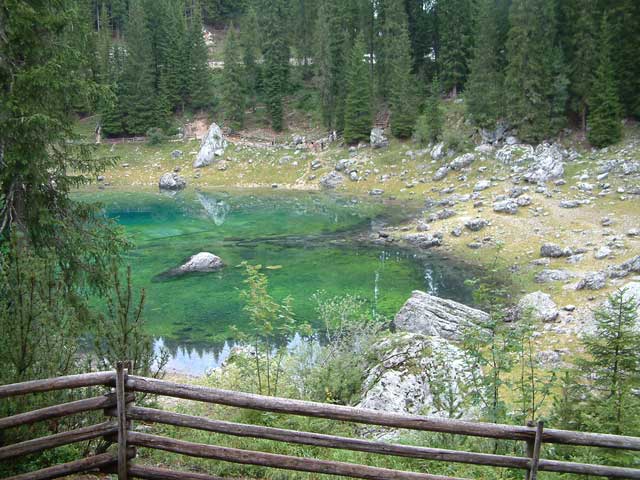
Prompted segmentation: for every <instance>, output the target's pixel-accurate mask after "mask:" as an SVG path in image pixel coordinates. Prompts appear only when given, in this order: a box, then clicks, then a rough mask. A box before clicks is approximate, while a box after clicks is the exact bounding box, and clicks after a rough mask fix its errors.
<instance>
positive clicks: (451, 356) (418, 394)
mask: <svg viewBox="0 0 640 480" xmlns="http://www.w3.org/2000/svg"><path fill="white" fill-rule="evenodd" d="M425 352H429V355H425ZM371 353H373V355H374V356H375V358H376V360H375V365H374V366H373V367H372V368H371V369H370V370H369V371H368V372H367V374H366V378H365V381H364V382H363V388H362V391H363V394H362V397H361V399H360V402H359V403H358V404H357V406H358V407H359V408H369V409H373V410H381V411H387V412H394V413H405V414H406V413H409V414H420V415H429V416H432V417H441V418H446V417H448V416H449V415H450V409H455V410H456V411H460V412H465V413H466V414H467V415H469V413H468V412H469V407H468V406H467V404H466V403H465V402H467V400H466V399H465V395H464V393H463V392H465V391H466V385H468V384H469V382H470V381H471V377H472V373H471V371H470V368H474V367H471V366H470V365H469V364H468V362H467V359H466V357H465V355H464V353H463V352H462V351H461V350H460V349H459V348H458V347H456V346H454V345H452V344H451V343H450V342H448V341H447V340H444V339H442V338H438V337H429V336H424V335H419V334H416V333H408V332H399V333H396V334H393V335H391V336H389V337H388V338H386V339H384V340H382V341H381V342H379V343H378V344H376V345H375V346H374V348H373V349H372V352H371ZM479 373H480V372H477V374H479ZM432 385H433V387H432ZM443 385H446V388H442V386H443ZM389 435H396V433H387V434H385V436H389Z"/></svg>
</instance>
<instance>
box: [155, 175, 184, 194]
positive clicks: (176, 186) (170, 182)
mask: <svg viewBox="0 0 640 480" xmlns="http://www.w3.org/2000/svg"><path fill="white" fill-rule="evenodd" d="M186 186H187V181H186V180H185V179H184V178H182V177H181V176H180V175H178V174H177V173H175V172H172V173H165V174H164V175H162V177H160V181H159V182H158V187H160V190H171V191H177V190H182V189H183V188H185V187H186Z"/></svg>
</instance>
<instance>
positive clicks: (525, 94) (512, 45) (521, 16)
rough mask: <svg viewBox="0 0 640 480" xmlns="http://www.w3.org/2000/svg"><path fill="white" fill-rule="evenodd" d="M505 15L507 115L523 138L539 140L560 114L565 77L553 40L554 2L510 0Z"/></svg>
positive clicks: (553, 128) (555, 124)
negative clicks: (509, 7)
mask: <svg viewBox="0 0 640 480" xmlns="http://www.w3.org/2000/svg"><path fill="white" fill-rule="evenodd" d="M509 20H510V25H511V26H510V29H509V36H508V40H507V62H508V65H507V70H506V78H505V97H506V101H507V116H508V119H509V121H510V122H511V124H512V125H513V126H515V127H516V128H517V129H518V136H519V137H520V138H521V139H522V140H525V141H529V142H540V141H541V140H543V139H544V138H546V137H548V136H550V135H552V134H554V133H555V131H556V129H557V128H558V125H559V124H560V123H561V121H562V120H563V119H564V118H565V114H564V107H565V105H564V104H563V99H566V92H565V91H564V89H565V86H566V80H565V78H564V75H563V74H564V72H563V68H564V65H563V62H562V57H561V55H560V52H559V48H558V46H557V45H556V34H557V28H556V17H555V2H554V1H553V0H514V1H513V3H512V4H511V9H510V12H509ZM533 39H535V41H533Z"/></svg>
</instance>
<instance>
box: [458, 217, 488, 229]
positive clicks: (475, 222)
mask: <svg viewBox="0 0 640 480" xmlns="http://www.w3.org/2000/svg"><path fill="white" fill-rule="evenodd" d="M487 225H489V222H487V221H486V220H485V219H484V218H474V219H472V220H467V221H466V222H465V224H464V226H465V227H467V228H468V229H469V230H471V231H472V232H479V231H480V230H482V229H483V228H485V227H486V226H487Z"/></svg>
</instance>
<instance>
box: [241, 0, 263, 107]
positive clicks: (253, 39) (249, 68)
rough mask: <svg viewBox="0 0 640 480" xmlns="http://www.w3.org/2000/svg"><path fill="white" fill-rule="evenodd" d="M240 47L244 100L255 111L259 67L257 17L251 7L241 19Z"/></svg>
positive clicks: (258, 84)
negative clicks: (243, 76)
mask: <svg viewBox="0 0 640 480" xmlns="http://www.w3.org/2000/svg"><path fill="white" fill-rule="evenodd" d="M240 46H241V47H242V61H243V63H244V71H245V82H244V86H245V89H246V92H245V93H246V99H247V103H248V105H249V106H250V107H251V108H252V109H253V110H254V111H255V107H256V102H257V96H258V90H259V87H260V67H259V65H258V59H259V56H260V43H259V38H258V17H257V15H256V10H255V9H254V8H253V7H251V8H249V10H248V11H247V14H246V15H245V16H244V18H243V19H242V24H241V26H240Z"/></svg>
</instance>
